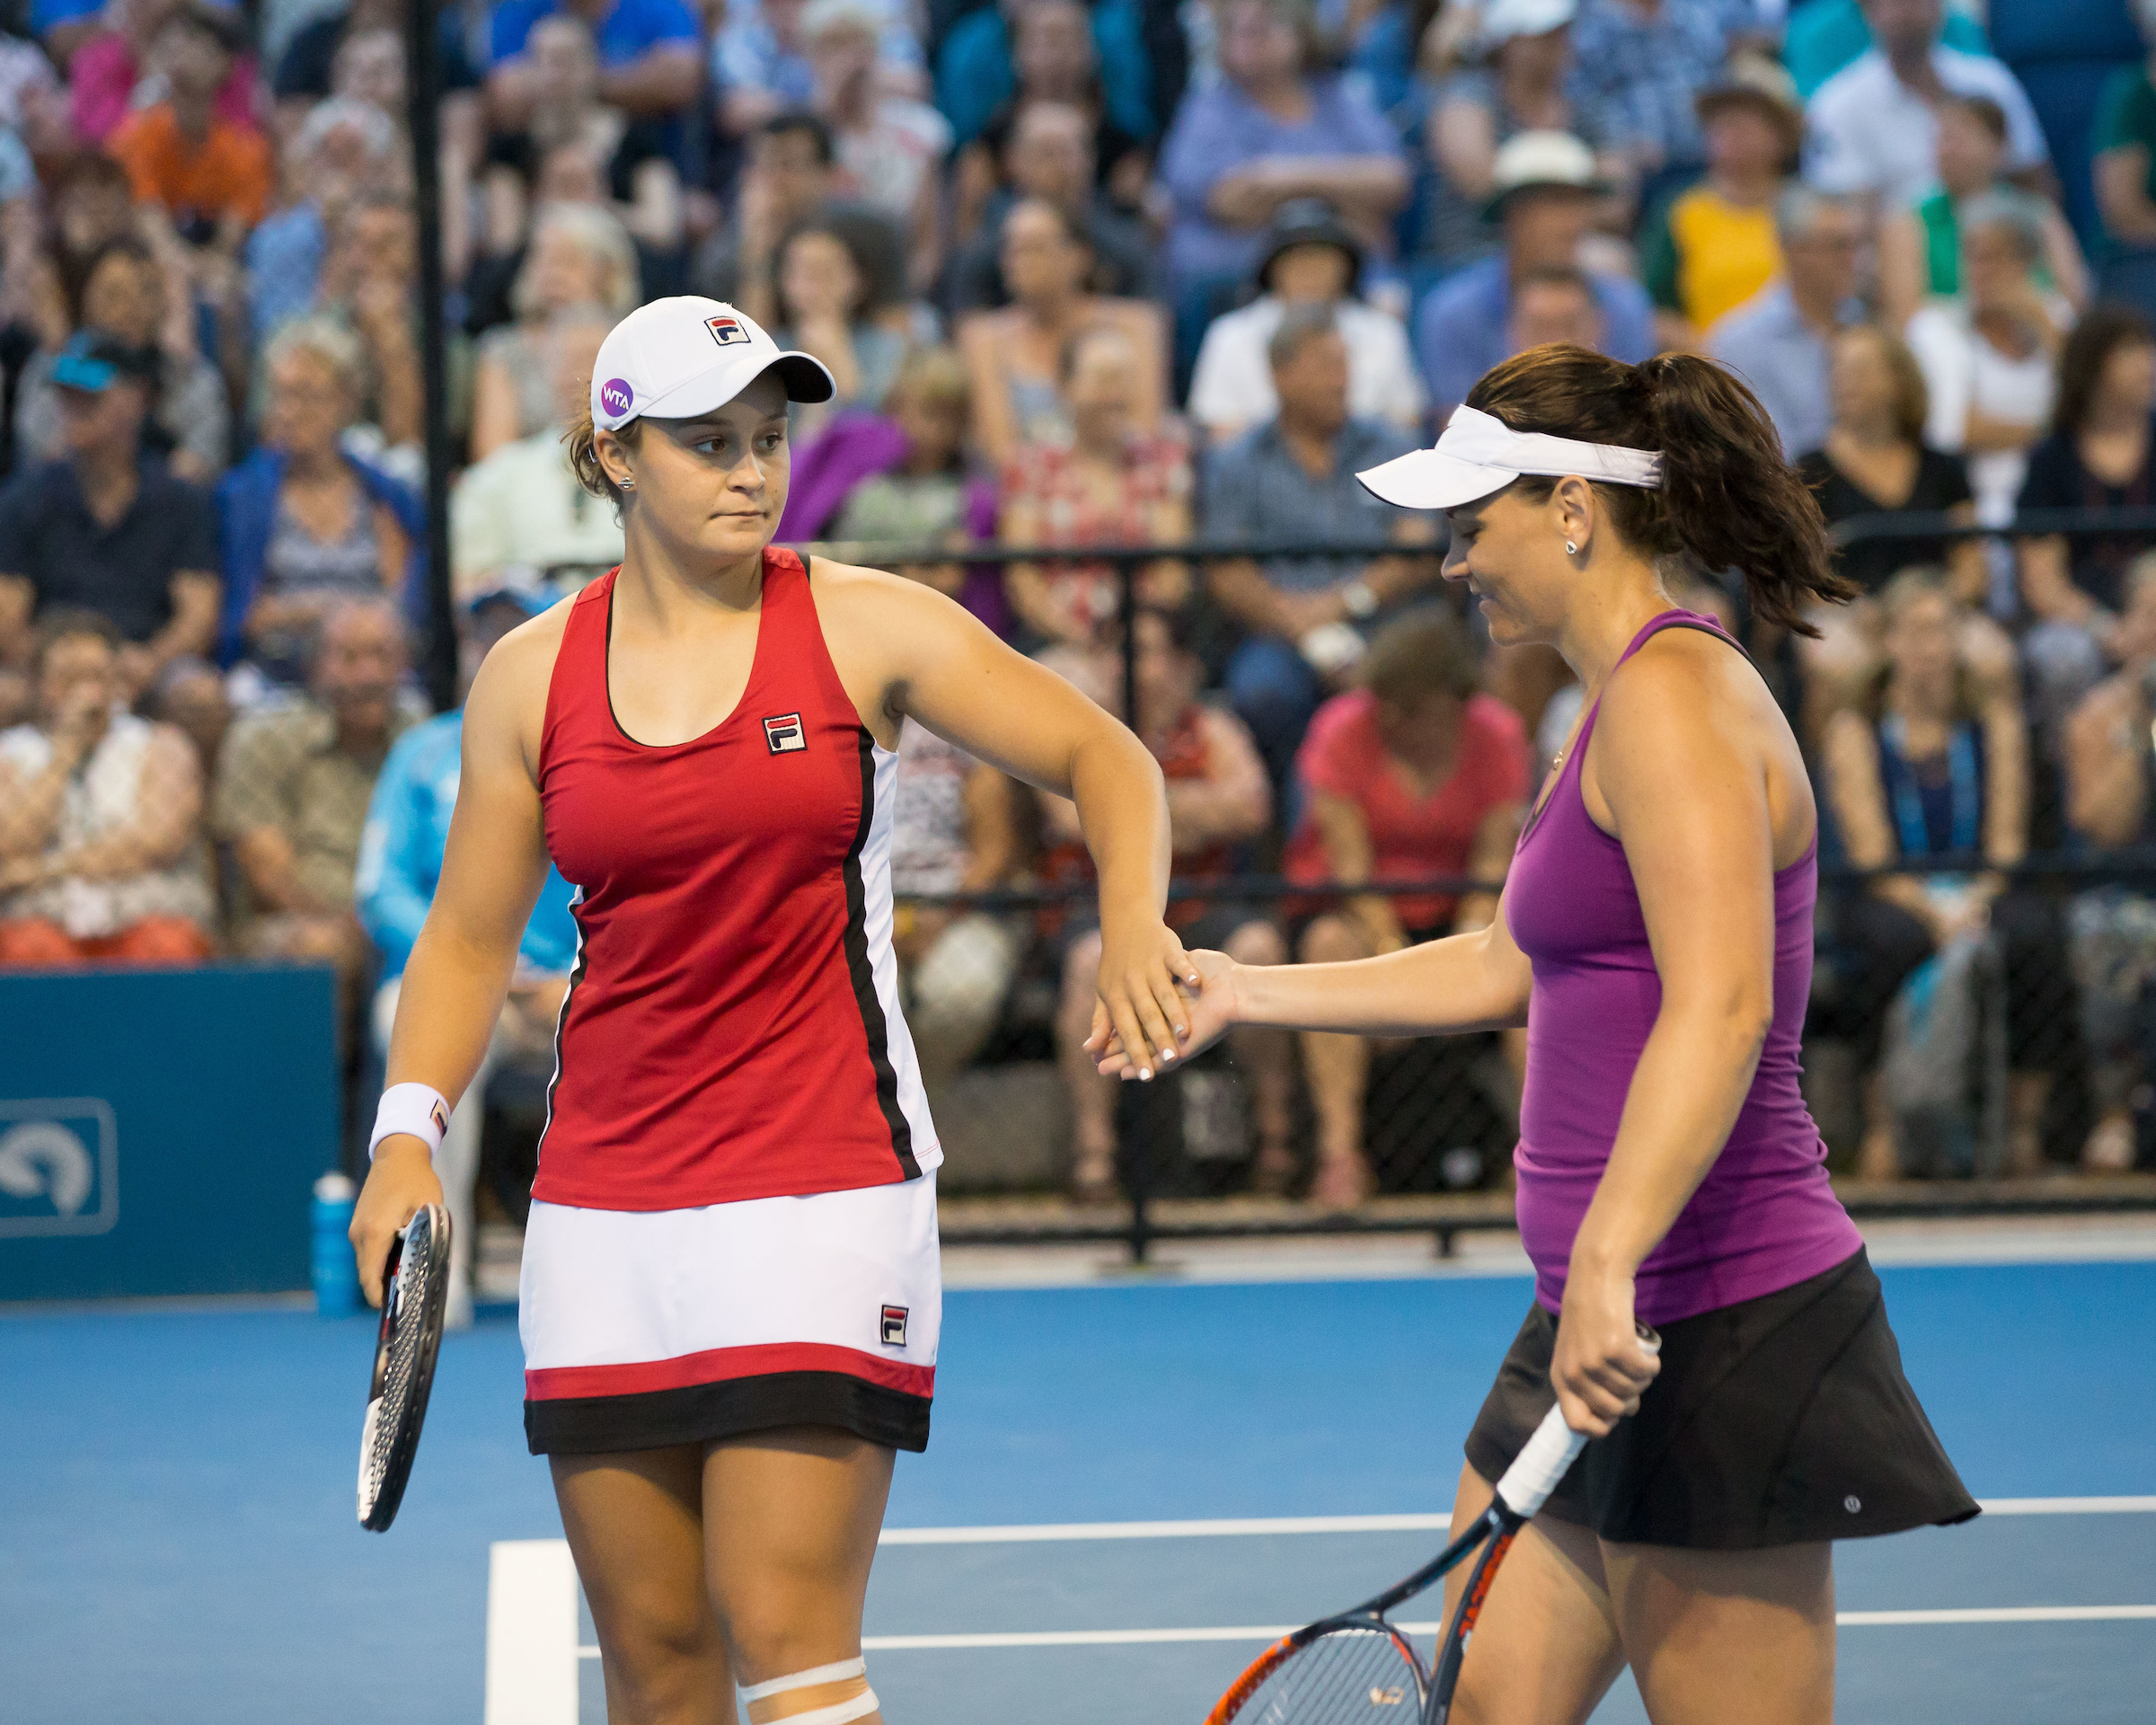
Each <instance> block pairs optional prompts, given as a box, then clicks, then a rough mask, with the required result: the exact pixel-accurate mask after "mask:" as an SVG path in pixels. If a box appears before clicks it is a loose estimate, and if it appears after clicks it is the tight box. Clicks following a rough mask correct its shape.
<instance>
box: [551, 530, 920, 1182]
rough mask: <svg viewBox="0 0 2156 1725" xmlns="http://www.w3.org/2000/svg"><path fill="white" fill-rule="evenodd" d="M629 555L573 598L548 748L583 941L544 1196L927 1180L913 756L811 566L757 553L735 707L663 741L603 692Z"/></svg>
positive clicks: (558, 849)
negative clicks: (752, 623)
mask: <svg viewBox="0 0 2156 1725" xmlns="http://www.w3.org/2000/svg"><path fill="white" fill-rule="evenodd" d="M618 572H619V571H614V572H612V573H609V574H606V575H603V576H601V577H600V578H599V579H597V580H596V581H594V582H592V583H591V585H590V586H589V587H588V588H585V589H584V591H583V592H582V593H581V594H580V595H579V597H578V598H577V600H576V603H575V605H574V606H572V607H571V608H570V615H569V624H568V627H567V628H566V629H565V630H564V631H563V632H562V636H561V652H560V654H559V656H558V657H557V658H556V659H555V660H554V671H553V679H552V684H551V685H550V686H549V688H548V690H547V698H546V722H545V730H544V732H543V737H542V740H541V743H540V748H539V797H540V801H541V804H542V807H543V812H544V817H545V825H546V848H547V850H548V852H549V854H551V855H552V857H553V859H554V862H555V863H556V865H557V866H559V867H560V869H561V872H562V874H563V875H564V876H565V877H566V878H567V879H568V880H569V881H570V884H571V885H572V886H573V887H575V888H576V889H577V890H576V900H575V914H576V919H577V927H578V932H579V943H578V953H577V963H576V969H575V971H574V972H573V974H572V976H571V979H570V990H569V997H568V999H567V1000H566V1001H565V1002H564V1003H563V1005H562V1010H561V1027H560V1029H559V1030H558V1031H557V1032H556V1036H555V1070H554V1080H553V1084H552V1086H551V1088H550V1089H549V1091H548V1096H547V1120H546V1129H545V1133H544V1136H543V1137H542V1138H541V1140H540V1146H539V1176H538V1179H537V1180H536V1181H535V1182H534V1184H533V1187H532V1196H533V1197H534V1198H535V1199H541V1200H543V1202H546V1203H550V1204H566V1205H573V1206H576V1207H580V1208H586V1209H602V1210H670V1209H685V1208H690V1207H695V1206H700V1205H705V1204H722V1203H731V1202H733V1201H735V1200H737V1199H751V1198H775V1197H782V1196H800V1195H803V1194H806V1193H809V1192H826V1191H839V1190H847V1189H849V1188H853V1187H861V1186H879V1185H884V1184H887V1183H889V1182H891V1181H901V1180H913V1179H915V1178H917V1177H918V1176H919V1175H920V1174H921V1172H923V1170H924V1169H929V1168H932V1167H934V1166H935V1165H936V1164H937V1163H940V1162H941V1160H942V1151H941V1148H940V1146H938V1144H937V1142H936V1135H935V1128H934V1127H933V1125H932V1123H931V1122H930V1119H929V1115H928V1099H927V1096H926V1094H925V1092H923V1089H922V1086H921V1075H920V1069H919V1067H918V1066H917V1064H916V1063H915V1058H914V1045H913V1039H912V1037H911V1036H910V1035H909V1034H908V1033H907V1031H906V1021H905V1019H904V1018H903V1017H902V1016H901V1015H900V1013H899V1009H898V980H897V962H896V960H895V959H894V957H893V954H892V951H891V883H890V870H889V859H890V848H891V805H892V793H893V791H894V789H895V787H896V784H897V767H898V758H897V756H896V755H895V754H893V753H892V752H891V751H890V750H888V749H886V748H883V747H879V745H878V744H877V742H876V739H875V738H874V737H873V736H871V735H870V733H869V731H868V730H865V729H864V728H863V727H862V722H861V717H860V714H859V713H858V712H856V711H855V709H854V706H853V702H852V701H851V700H850V699H848V697H847V695H846V692H845V689H844V686H842V685H841V684H840V682H839V680H838V673H837V671H836V670H835V668H833V666H832V663H831V655H830V653H829V652H828V650H826V648H825V645H824V634H823V629H822V626H821V624H819V623H818V621H817V613H816V602H815V600H814V599H813V598H812V597H810V594H809V589H808V571H807V570H806V569H805V568H804V567H803V566H802V563H801V560H800V558H799V557H798V556H796V555H795V554H794V553H792V552H790V551H776V550H773V551H766V552H765V553H764V594H763V604H762V610H761V615H760V616H759V618H758V621H757V629H756V644H755V659H754V661H753V663H752V664H751V667H750V669H749V677H748V686H747V689H746V690H745V691H744V692H743V694H742V696H741V700H740V703H739V704H738V706H736V707H735V709H734V711H733V712H731V713H730V714H729V715H728V717H727V718H726V719H725V720H724V721H721V722H720V724H719V725H717V726H716V727H714V728H713V729H712V730H708V731H706V732H705V733H704V734H703V735H702V736H701V737H697V738H694V739H691V740H689V741H688V742H685V743H674V744H668V745H667V746H664V747H649V746H646V745H644V744H641V743H638V742H636V741H634V740H632V739H631V738H630V737H629V736H628V734H627V733H626V732H624V731H623V730H622V728H621V725H620V724H619V722H618V721H616V720H615V718H614V706H613V702H612V700H611V698H610V696H609V694H608V691H607V682H606V648H607V641H608V638H609V635H610V633H611V628H612V618H613V601H614V579H615V575H616V574H618Z"/></svg>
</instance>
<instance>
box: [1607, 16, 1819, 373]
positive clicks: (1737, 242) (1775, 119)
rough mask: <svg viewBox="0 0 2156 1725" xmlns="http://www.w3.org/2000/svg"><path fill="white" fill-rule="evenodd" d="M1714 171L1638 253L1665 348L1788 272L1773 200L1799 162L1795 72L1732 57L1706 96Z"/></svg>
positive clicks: (1673, 206) (1671, 204)
mask: <svg viewBox="0 0 2156 1725" xmlns="http://www.w3.org/2000/svg"><path fill="white" fill-rule="evenodd" d="M1698 107H1699V111H1700V128H1701V131H1702V133H1703V134H1704V135H1705V137H1706V144H1707V173H1706V177H1705V178H1704V179H1702V180H1701V181H1700V182H1699V183H1698V184H1697V185H1694V186H1692V187H1689V188H1687V189H1686V190H1683V191H1680V192H1679V193H1677V194H1676V196H1675V197H1674V198H1672V199H1669V200H1667V201H1666V203H1664V204H1662V205H1661V206H1660V207H1659V208H1657V209H1655V210H1654V211H1653V212H1651V213H1650V215H1649V216H1648V223H1647V228H1646V232H1645V233H1644V234H1642V236H1641V240H1640V250H1641V251H1642V252H1643V253H1644V254H1645V256H1644V260H1643V265H1644V270H1645V273H1646V277H1647V287H1648V293H1649V294H1651V295H1652V296H1653V297H1654V302H1655V305H1656V307H1657V317H1656V320H1655V323H1656V332H1657V337H1658V339H1659V341H1660V342H1661V345H1662V346H1664V347H1665V348H1690V347H1692V346H1695V345H1696V344H1697V343H1698V341H1699V340H1700V338H1701V336H1703V335H1705V334H1706V333H1707V332H1708V331H1710V330H1711V329H1712V328H1713V327H1714V326H1715V324H1717V323H1719V322H1720V321H1721V319H1722V318H1723V317H1724V316H1725V315H1726V314H1727V313H1729V312H1732V311H1734V310H1736V307H1737V306H1739V305H1743V304H1745V301H1747V300H1749V299H1750V298H1752V297H1753V296H1754V295H1755V294H1757V293H1758V292H1759V291H1760V290H1761V289H1762V288H1764V287H1765V286H1766V285H1767V284H1768V283H1769V282H1770V281H1772V280H1773V279H1774V278H1775V277H1777V276H1779V275H1780V273H1781V245H1780V242H1779V241H1778V240H1777V239H1776V238H1775V236H1774V199H1775V197H1776V195H1777V194H1778V193H1779V192H1780V190H1781V186H1782V181H1783V180H1784V179H1786V178H1787V177H1788V174H1789V167H1790V164H1792V163H1794V162H1795V160H1796V159H1797V146H1798V143H1799V142H1800V141H1801V140H1802V138H1803V137H1804V111H1803V110H1802V109H1801V108H1800V107H1798V103H1797V97H1796V94H1795V93H1794V92H1793V91H1792V90H1791V89H1790V87H1789V74H1787V73H1786V72H1784V71H1783V70H1782V69H1781V68H1780V66H1774V65H1772V64H1771V63H1770V62H1767V61H1764V60H1757V59H1749V58H1747V59H1740V60H1735V61H1732V62H1731V63H1730V66H1729V70H1728V72H1727V74H1725V75H1723V77H1722V78H1721V79H1720V80H1719V81H1718V82H1717V83H1714V84H1710V85H1708V87H1707V88H1706V89H1704V90H1702V91H1701V92H1700V96H1699V102H1698Z"/></svg>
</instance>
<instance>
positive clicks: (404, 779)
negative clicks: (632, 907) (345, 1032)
mask: <svg viewBox="0 0 2156 1725" xmlns="http://www.w3.org/2000/svg"><path fill="white" fill-rule="evenodd" d="M463 744H464V713H463V712H461V711H459V712H445V713H444V714H442V715H441V717H440V718H438V719H429V721H427V722H426V723H425V724H422V725H414V726H413V727H412V728H411V730H408V731H406V732H405V733H404V734H403V735H402V737H400V738H398V739H397V740H396V742H395V743H394V744H393V746H392V747H391V748H390V751H389V757H388V759H386V760H385V761H384V762H383V763H382V773H381V776H380V777H378V778H377V779H376V781H375V794H374V800H373V801H371V802H370V803H369V804H368V805H367V827H366V829H365V831H364V832H363V833H362V834H361V836H360V839H359V868H358V912H359V920H360V922H361V923H362V924H365V926H366V929H367V935H368V937H369V938H370V939H372V940H373V942H374V943H375V945H376V948H377V949H379V951H381V954H382V978H381V979H382V980H383V981H384V982H388V981H389V980H391V979H392V978H393V977H401V976H402V975H403V974H404V967H405V965H406V964H407V963H409V962H410V961H411V945H412V942H414V941H416V940H418V939H419V936H420V924H421V923H423V922H425V921H426V920H427V907H429V905H431V904H432V903H433V902H434V889H435V888H436V886H437V884H438V883H439V882H440V880H441V878H442V856H443V853H444V852H445V851H446V849H447V847H448V844H449V816H450V814H451V812H452V811H453V810H454V809H455V807H456V787H457V779H458V775H459V770H460V766H461V762H462V752H461V751H462V748H463ZM572 891H573V889H571V888H570V884H569V882H568V881H566V880H563V879H562V878H561V871H560V870H558V869H556V868H554V867H552V865H551V864H550V865H549V867H548V869H547V871H546V884H545V885H544V886H543V887H542V888H541V889H539V902H538V904H537V905H536V906H535V907H533V910H532V919H531V921H530V922H529V923H527V924H526V925H525V930H524V940H523V942H521V943H520V944H519V945H518V947H517V967H518V969H520V970H523V971H527V972H530V973H532V974H535V975H538V976H549V977H559V976H566V975H567V974H568V973H569V972H570V969H573V968H574V966H575V964H576V961H577V924H576V918H575V917H574V916H572V915H571V914H570V908H569V907H570V896H571V893H572Z"/></svg>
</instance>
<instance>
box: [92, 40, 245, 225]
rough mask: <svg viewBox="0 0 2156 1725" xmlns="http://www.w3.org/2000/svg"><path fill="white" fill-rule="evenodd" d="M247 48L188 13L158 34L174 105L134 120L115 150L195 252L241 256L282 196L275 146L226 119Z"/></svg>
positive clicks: (160, 62)
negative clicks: (223, 94) (225, 102)
mask: <svg viewBox="0 0 2156 1725" xmlns="http://www.w3.org/2000/svg"><path fill="white" fill-rule="evenodd" d="M238 43H239V38H238V36H237V34H236V32H235V31H234V27H233V26H232V25H231V24H230V23H229V22H226V21H225V18H224V17H223V15H222V14H220V13H215V12H212V11H210V10H208V8H207V7H204V6H199V5H182V6H181V7H180V8H179V9H178V10H177V11H176V12H174V13H172V15H171V16H170V17H169V18H167V19H166V20H165V21H164V22H163V23H162V24H161V25H159V26H158V29H157V34H156V38H155V42H154V45H153V49H152V55H153V58H154V60H155V65H156V66H157V69H158V71H159V73H160V74H161V75H163V83H164V88H165V92H166V95H165V100H163V102H157V103H156V104H155V105H154V106H152V107H148V108H142V109H137V111H135V112H134V113H132V114H130V115H129V116H128V118H127V119H124V120H123V121H121V122H120V124H119V127H118V128H116V129H115V130H114V131H113V133H112V136H111V138H110V142H109V144H108V146H107V147H108V148H109V149H110V152H111V154H112V155H113V156H115V157H116V158H117V159H118V160H119V163H120V164H121V165H122V166H123V167H125V168H126V169H127V171H128V179H129V180H130V181H132V182H133V183H134V187H135V196H136V197H137V199H140V200H142V201H143V202H145V203H151V204H156V205H159V206H161V207H163V208H164V209H165V210H166V211H167V212H168V213H169V214H170V215H171V217H172V224H173V226H175V227H177V228H178V229H179V231H180V233H181V235H182V236H184V237H185V238H187V239H188V240H190V242H192V243H195V244H198V245H202V244H208V243H211V242H213V241H214V242H215V243H216V245H217V247H218V248H219V249H220V250H221V251H223V252H226V253H228V254H234V255H236V254H237V252H238V251H239V248H240V243H241V241H242V240H243V239H244V238H245V237H246V234H247V230H248V229H249V228H251V227H252V226H254V225H255V223H257V222H259V221H261V219H262V217H263V215H264V214H265V213H266V212H267V211H268V209H269V208H270V193H271V192H272V191H273V190H275V187H276V164H275V163H274V161H273V159H272V157H271V154H270V140H269V139H268V138H266V137H263V136H262V134H261V131H259V130H258V129H257V128H255V127H254V125H253V124H252V122H251V121H236V120H234V119H227V118H226V117H225V115H223V114H221V113H220V112H219V111H218V109H217V94H218V92H219V90H220V89H221V88H222V87H223V86H224V84H225V81H226V80H227V78H228V77H229V76H230V75H231V73H232V69H233V66H234V64H235V61H236V57H237V53H236V50H237V48H238Z"/></svg>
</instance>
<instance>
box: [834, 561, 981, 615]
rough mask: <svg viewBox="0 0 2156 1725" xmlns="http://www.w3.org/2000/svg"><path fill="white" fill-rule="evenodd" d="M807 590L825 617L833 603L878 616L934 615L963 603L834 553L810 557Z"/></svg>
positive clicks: (954, 611) (949, 610)
mask: <svg viewBox="0 0 2156 1725" xmlns="http://www.w3.org/2000/svg"><path fill="white" fill-rule="evenodd" d="M807 562H808V590H809V592H810V593H812V594H813V595H814V596H815V598H816V603H817V609H818V610H819V611H820V612H822V613H823V614H824V615H825V616H826V619H827V618H828V617H829V615H830V614H831V612H832V610H833V609H834V607H836V608H838V609H841V610H843V611H844V612H845V613H848V614H854V613H859V614H862V615H866V616H868V617H870V618H876V619H886V618H888V619H893V620H896V619H898V618H913V619H918V618H923V617H928V616H933V615H941V614H946V613H956V612H960V611H962V610H963V609H964V607H963V606H960V605H959V604H958V602H957V601H956V600H954V599H949V598H946V597H944V596H943V595H942V594H941V593H939V592H937V591H936V590H935V588H932V587H930V586H928V585H926V584H925V583H924V582H921V581H915V580H909V579H907V578H906V577H905V576H903V575H894V574H892V573H891V572H890V571H888V570H884V569H874V568H871V567H870V566H869V565H867V564H865V563H842V562H839V561H838V560H837V559H836V558H833V557H820V556H819V557H810V558H808V560H807Z"/></svg>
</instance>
